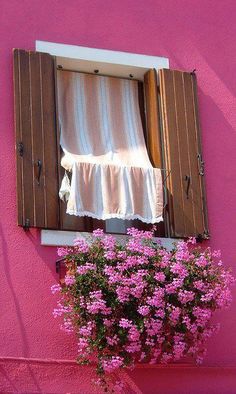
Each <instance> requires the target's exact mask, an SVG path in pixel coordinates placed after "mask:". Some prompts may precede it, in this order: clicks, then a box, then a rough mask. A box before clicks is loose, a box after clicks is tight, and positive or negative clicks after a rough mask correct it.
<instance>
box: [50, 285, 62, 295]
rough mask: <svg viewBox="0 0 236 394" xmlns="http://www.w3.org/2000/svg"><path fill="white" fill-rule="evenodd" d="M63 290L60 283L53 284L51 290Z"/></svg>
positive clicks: (53, 291) (53, 292)
mask: <svg viewBox="0 0 236 394" xmlns="http://www.w3.org/2000/svg"><path fill="white" fill-rule="evenodd" d="M59 291H61V286H60V285H59V284H56V285H53V286H51V292H52V294H55V293H57V292H59Z"/></svg>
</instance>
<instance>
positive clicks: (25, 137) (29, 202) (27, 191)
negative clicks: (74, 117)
mask: <svg viewBox="0 0 236 394" xmlns="http://www.w3.org/2000/svg"><path fill="white" fill-rule="evenodd" d="M19 65H20V66H19V79H20V92H19V93H20V102H21V105H20V111H21V133H22V142H23V145H24V155H23V170H22V198H23V222H24V223H23V225H24V224H25V222H26V221H29V224H30V225H31V224H32V225H34V197H33V167H32V139H31V110H30V67H29V53H28V52H25V51H22V50H20V51H19Z"/></svg>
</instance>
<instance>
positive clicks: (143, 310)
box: [138, 305, 150, 316]
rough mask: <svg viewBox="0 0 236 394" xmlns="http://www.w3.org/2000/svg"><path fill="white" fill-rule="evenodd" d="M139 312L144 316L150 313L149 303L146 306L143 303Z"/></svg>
mask: <svg viewBox="0 0 236 394" xmlns="http://www.w3.org/2000/svg"><path fill="white" fill-rule="evenodd" d="M138 312H139V313H140V315H142V316H147V315H148V314H149V312H150V308H149V306H147V305H146V306H145V305H143V306H140V307H138Z"/></svg>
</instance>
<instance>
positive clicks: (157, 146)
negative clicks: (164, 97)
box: [144, 69, 162, 168]
mask: <svg viewBox="0 0 236 394" xmlns="http://www.w3.org/2000/svg"><path fill="white" fill-rule="evenodd" d="M144 94H145V109H146V140H147V147H148V152H149V156H150V160H151V162H152V164H153V166H154V167H156V168H161V167H162V160H161V139H160V123H159V106H158V94H157V75H156V70H154V69H151V70H149V71H147V72H146V74H145V75H144Z"/></svg>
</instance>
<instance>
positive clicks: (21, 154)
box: [17, 142, 24, 157]
mask: <svg viewBox="0 0 236 394" xmlns="http://www.w3.org/2000/svg"><path fill="white" fill-rule="evenodd" d="M17 150H18V153H19V155H20V156H21V157H22V156H23V154H24V145H23V142H19V143H18V144H17Z"/></svg>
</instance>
